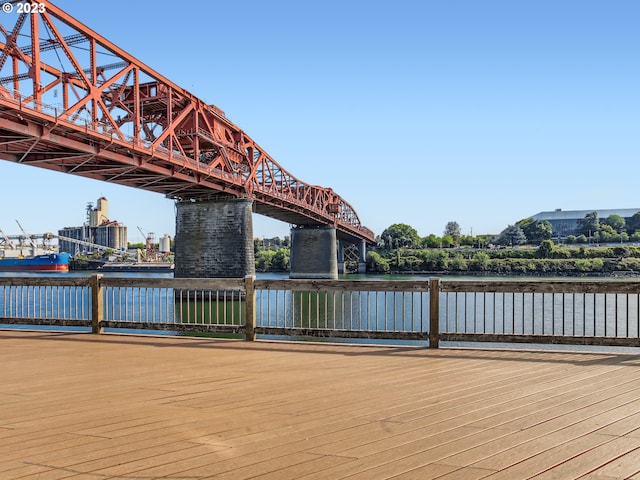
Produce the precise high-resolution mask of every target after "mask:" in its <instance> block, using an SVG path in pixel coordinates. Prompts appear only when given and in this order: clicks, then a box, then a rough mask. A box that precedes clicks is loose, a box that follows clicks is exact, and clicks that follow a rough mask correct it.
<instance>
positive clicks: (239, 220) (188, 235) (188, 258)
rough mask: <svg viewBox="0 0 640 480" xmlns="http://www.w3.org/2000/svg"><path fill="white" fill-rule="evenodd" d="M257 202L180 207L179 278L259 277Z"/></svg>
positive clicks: (228, 200)
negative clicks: (255, 242) (255, 230)
mask: <svg viewBox="0 0 640 480" xmlns="http://www.w3.org/2000/svg"><path fill="white" fill-rule="evenodd" d="M252 206H253V202H252V201H251V200H249V199H246V198H236V197H226V196H225V197H219V198H214V199H208V200H203V201H188V200H185V201H178V202H177V203H176V238H175V249H176V251H175V270H174V277H176V278H244V277H245V276H246V275H255V271H256V270H255V258H254V253H253V223H252Z"/></svg>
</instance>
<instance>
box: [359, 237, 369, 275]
mask: <svg viewBox="0 0 640 480" xmlns="http://www.w3.org/2000/svg"><path fill="white" fill-rule="evenodd" d="M358 273H367V242H365V241H364V240H360V248H359V249H358Z"/></svg>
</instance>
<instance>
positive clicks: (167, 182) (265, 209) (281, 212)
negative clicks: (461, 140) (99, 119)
mask: <svg viewBox="0 0 640 480" xmlns="http://www.w3.org/2000/svg"><path fill="white" fill-rule="evenodd" d="M0 159H3V160H8V161H12V162H15V163H19V164H22V165H30V166H35V167H39V168H45V169H49V170H53V171H56V172H61V173H67V174H73V175H78V176H82V177H85V178H90V179H94V180H99V181H106V182H111V183H117V184H120V185H124V186H128V187H133V188H140V189H144V190H149V191H153V192H157V193H161V194H163V195H165V196H166V197H168V198H174V199H179V198H200V199H206V198H212V197H216V196H220V195H223V196H224V195H229V196H233V197H243V196H247V192H246V191H244V189H243V188H241V187H239V185H238V182H239V181H240V180H241V179H240V178H239V177H241V175H240V174H238V175H237V176H233V175H230V174H229V173H227V172H224V171H222V170H219V171H216V169H210V170H208V171H205V170H203V171H198V169H197V166H196V168H194V163H195V162H193V161H191V160H189V159H183V160H182V164H180V162H176V161H175V159H171V158H166V157H165V156H163V155H162V152H160V153H157V154H155V155H149V154H148V153H145V152H144V151H140V149H136V148H135V147H134V146H132V145H123V144H122V143H121V142H118V141H117V140H114V139H113V138H108V139H107V138H100V137H95V136H91V137H89V136H87V135H86V133H85V132H83V131H81V130H79V129H78V128H77V126H75V125H67V124H65V123H64V122H57V123H48V122H46V121H45V120H43V119H41V118H38V117H37V116H33V115H30V112H20V113H16V112H15V111H14V110H12V109H11V108H6V107H4V106H2V105H1V101H0ZM252 197H253V200H254V201H255V203H254V205H255V206H254V211H255V213H258V214H261V215H265V216H268V217H271V218H274V219H276V220H279V221H282V222H286V223H289V224H292V225H310V226H319V225H323V224H325V223H326V220H325V219H323V218H322V217H321V216H319V215H314V212H313V211H310V210H308V208H306V206H305V205H303V204H300V205H296V204H295V203H292V202H291V201H290V200H289V199H285V198H281V196H279V195H277V194H274V195H270V194H269V193H267V192H260V191H255V192H253V194H252ZM337 230H338V237H339V238H341V239H343V240H346V241H350V242H354V243H356V242H358V241H359V240H360V239H359V238H358V236H357V235H354V234H353V233H352V232H347V231H343V230H341V229H340V228H339V226H337Z"/></svg>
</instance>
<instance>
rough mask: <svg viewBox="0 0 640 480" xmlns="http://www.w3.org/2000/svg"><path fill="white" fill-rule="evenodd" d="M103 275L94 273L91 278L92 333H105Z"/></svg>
mask: <svg viewBox="0 0 640 480" xmlns="http://www.w3.org/2000/svg"><path fill="white" fill-rule="evenodd" d="M101 279H102V275H100V274H98V275H92V276H91V278H90V279H89V287H90V288H91V333H103V332H104V327H103V326H102V320H104V299H103V297H102V283H101V282H100V280H101Z"/></svg>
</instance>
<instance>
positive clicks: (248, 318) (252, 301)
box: [244, 275, 256, 342]
mask: <svg viewBox="0 0 640 480" xmlns="http://www.w3.org/2000/svg"><path fill="white" fill-rule="evenodd" d="M255 280H256V277H255V275H246V276H245V277H244V291H245V302H244V305H245V312H244V328H245V330H244V339H245V341H247V342H253V341H254V340H255V339H256V331H255V327H256V288H255Z"/></svg>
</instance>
